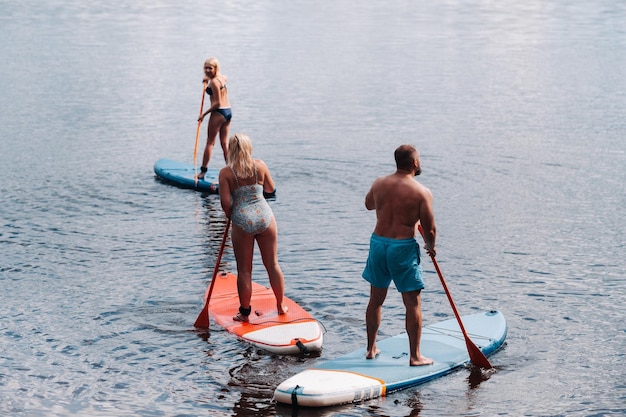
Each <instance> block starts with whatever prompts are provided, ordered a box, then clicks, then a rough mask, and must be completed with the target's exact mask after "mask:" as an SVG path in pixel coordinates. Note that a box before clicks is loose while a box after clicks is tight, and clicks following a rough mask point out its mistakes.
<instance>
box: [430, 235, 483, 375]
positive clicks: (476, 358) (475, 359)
mask: <svg viewBox="0 0 626 417" xmlns="http://www.w3.org/2000/svg"><path fill="white" fill-rule="evenodd" d="M418 228H419V231H420V234H421V235H422V238H424V230H423V229H422V225H421V224H420V225H418ZM424 240H425V239H424ZM429 255H430V259H432V261H433V265H435V269H436V270H437V275H439V279H440V280H441V285H443V289H444V291H445V292H446V295H447V296H448V301H450V306H452V311H454V315H455V316H456V320H457V321H458V322H459V327H460V328H461V332H463V337H464V338H465V344H466V345H467V352H468V353H469V357H470V360H471V361H472V363H473V364H474V365H476V366H480V367H481V368H485V369H491V368H493V366H491V364H490V363H489V360H487V357H486V356H485V355H484V353H483V352H481V350H480V349H479V348H478V346H476V345H475V344H474V342H472V340H471V339H470V338H469V336H468V335H467V333H466V332H465V327H463V322H462V321H461V316H460V315H459V312H458V311H457V309H456V306H455V305H454V301H452V295H450V291H448V286H447V285H446V281H445V280H444V279H443V274H442V273H441V270H440V269H439V264H438V263H437V260H436V259H435V257H434V256H433V255H432V254H430V253H429Z"/></svg>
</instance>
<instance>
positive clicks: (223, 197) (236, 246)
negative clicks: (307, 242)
mask: <svg viewBox="0 0 626 417" xmlns="http://www.w3.org/2000/svg"><path fill="white" fill-rule="evenodd" d="M227 161H228V165H227V166H225V167H224V168H222V169H221V170H220V174H219V193H220V202H221V204H222V208H223V209H224V213H226V217H228V218H230V219H231V222H232V224H233V228H232V232H231V239H232V242H233V251H234V252H235V260H236V261H237V290H238V292H239V304H240V306H239V312H238V313H237V314H236V315H235V316H234V317H233V320H236V321H249V318H248V316H249V315H250V312H251V311H252V307H251V306H250V299H251V298H252V260H253V255H254V242H255V241H256V243H257V244H258V245H259V251H260V252H261V258H262V260H263V265H264V266H265V269H266V270H267V274H268V276H269V281H270V286H271V287H272V290H273V291H274V296H275V297H276V309H277V310H278V314H285V313H286V312H287V307H286V306H284V305H283V297H284V293H285V282H284V277H283V272H282V270H281V269H280V265H279V264H278V226H277V225H276V219H275V218H274V213H273V212H272V209H271V207H270V206H269V204H268V203H267V201H266V200H265V197H264V193H266V194H269V195H273V194H274V192H275V187H274V180H272V176H271V174H270V171H269V169H268V167H267V165H265V162H263V161H262V160H260V159H253V158H252V143H251V141H250V138H249V137H248V136H247V135H245V134H243V133H236V134H234V135H233V136H231V137H230V139H229V140H228V159H227Z"/></svg>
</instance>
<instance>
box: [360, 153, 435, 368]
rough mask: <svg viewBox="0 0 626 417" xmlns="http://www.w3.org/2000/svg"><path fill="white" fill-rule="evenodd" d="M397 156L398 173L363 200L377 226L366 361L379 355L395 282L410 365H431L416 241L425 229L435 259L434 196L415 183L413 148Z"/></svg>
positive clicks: (368, 271)
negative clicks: (424, 343)
mask: <svg viewBox="0 0 626 417" xmlns="http://www.w3.org/2000/svg"><path fill="white" fill-rule="evenodd" d="M394 157H395V159H396V172H395V173H393V174H390V175H386V176H384V177H380V178H377V179H376V180H375V181H374V183H373V184H372V187H371V188H370V190H369V192H368V193H367V195H366V196H365V207H366V208H367V209H368V210H376V227H375V229H374V233H372V236H371V238H370V251H369V256H368V259H367V264H366V266H365V270H364V271H363V278H365V279H366V280H367V281H368V282H369V283H370V284H371V285H370V300H369V304H368V305H367V310H366V313H365V321H366V326H367V352H366V358H367V359H374V358H375V357H376V355H378V354H379V353H380V351H379V350H378V349H377V348H376V336H377V335H378V328H379V327H380V321H381V318H382V306H383V302H384V301H385V298H386V297H387V290H388V289H389V285H390V284H391V281H392V280H393V281H394V283H395V285H396V288H397V289H398V291H399V292H400V293H402V301H403V302H404V306H405V308H406V323H405V327H406V332H407V334H408V337H409V349H410V358H409V364H410V365H411V366H419V365H430V364H432V363H433V360H432V359H430V358H426V357H424V356H422V354H421V353H420V339H421V336H422V310H421V297H420V292H421V290H422V289H423V288H424V282H423V281H422V266H421V262H420V248H419V245H418V243H417V241H416V239H415V235H416V234H417V233H418V224H420V223H421V225H422V228H423V230H424V240H425V242H426V246H425V249H426V251H427V252H428V253H429V254H432V255H433V256H434V255H435V253H436V251H435V238H436V231H435V217H434V214H433V196H432V194H431V192H430V190H429V189H428V188H426V187H425V186H423V185H422V184H420V183H419V182H417V181H415V178H414V177H415V176H417V175H419V174H420V173H421V172H422V170H421V167H420V156H419V152H418V151H417V149H416V148H415V147H414V146H412V145H401V146H399V147H398V148H397V149H396V151H395V153H394Z"/></svg>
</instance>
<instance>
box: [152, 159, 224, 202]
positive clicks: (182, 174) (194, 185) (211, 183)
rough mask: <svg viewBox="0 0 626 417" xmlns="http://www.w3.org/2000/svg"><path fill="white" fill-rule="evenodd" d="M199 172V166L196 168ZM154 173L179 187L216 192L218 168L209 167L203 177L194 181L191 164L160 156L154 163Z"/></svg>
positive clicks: (194, 172)
mask: <svg viewBox="0 0 626 417" xmlns="http://www.w3.org/2000/svg"><path fill="white" fill-rule="evenodd" d="M197 172H198V173H199V172H200V168H198V169H197ZM154 173H155V174H156V175H157V177H158V178H159V179H161V180H163V181H165V182H168V183H170V184H173V185H176V186H178V187H181V188H191V189H194V190H197V191H206V192H209V193H213V194H217V192H218V175H219V170H217V169H209V170H208V171H207V173H206V175H205V176H204V179H201V180H198V181H196V178H195V175H196V171H194V168H193V165H192V164H187V163H185V162H179V161H174V160H172V159H167V158H161V159H159V160H158V161H156V162H155V163H154Z"/></svg>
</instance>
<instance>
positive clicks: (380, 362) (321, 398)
mask: <svg viewBox="0 0 626 417" xmlns="http://www.w3.org/2000/svg"><path fill="white" fill-rule="evenodd" d="M461 320H462V321H463V327H464V328H465V331H466V332H467V334H468V336H469V337H470V339H472V342H474V344H475V345H476V346H478V347H479V348H480V350H481V351H482V352H483V353H484V354H485V355H486V356H489V355H491V354H492V353H494V352H496V351H497V350H498V349H499V348H500V347H501V346H502V344H503V343H504V340H505V338H506V333H507V325H506V320H505V319H504V316H503V315H502V313H500V312H498V311H487V312H484V313H478V314H471V315H467V316H462V317H461ZM376 345H377V347H378V349H379V350H380V351H381V353H380V354H379V355H378V356H377V357H376V358H374V359H365V348H361V349H358V350H356V351H354V352H352V353H348V354H346V355H344V356H341V357H339V358H337V359H334V360H330V361H326V362H320V363H319V364H317V365H316V366H315V367H314V368H310V369H307V370H304V371H302V372H300V373H298V374H296V375H294V376H292V377H291V378H289V379H287V380H285V381H284V382H282V383H281V384H280V385H278V387H277V388H276V390H275V391H274V398H275V399H276V401H278V402H280V403H284V404H293V405H296V404H297V405H302V406H308V407H323V406H331V405H338V404H346V403H352V402H359V401H364V400H368V399H371V398H376V397H379V396H384V395H386V394H387V393H389V392H391V391H395V390H399V389H403V388H407V387H410V386H413V385H417V384H421V383H424V382H426V381H430V380H432V379H435V378H439V377H441V376H443V375H446V374H448V373H450V372H452V371H453V370H454V369H456V368H459V367H461V366H463V365H464V364H466V363H468V362H469V360H470V358H469V353H468V351H467V346H466V344H465V338H464V337H463V333H462V332H461V330H460V328H459V324H458V322H457V320H456V318H453V319H450V320H445V321H442V322H439V323H435V324H431V325H428V326H424V327H423V329H422V340H421V344H420V351H421V353H422V355H424V356H426V357H429V358H432V359H434V363H433V364H432V365H426V366H409V353H408V350H409V339H408V337H407V334H406V333H401V334H399V335H397V336H394V337H390V338H388V339H384V340H380V341H378V342H377V343H376Z"/></svg>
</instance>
